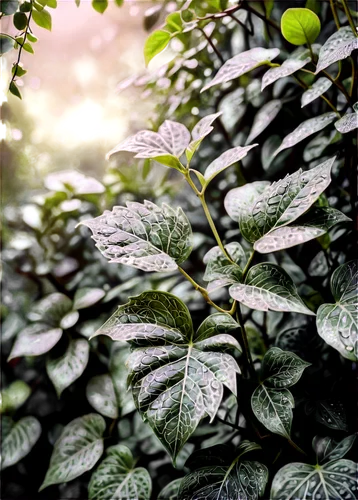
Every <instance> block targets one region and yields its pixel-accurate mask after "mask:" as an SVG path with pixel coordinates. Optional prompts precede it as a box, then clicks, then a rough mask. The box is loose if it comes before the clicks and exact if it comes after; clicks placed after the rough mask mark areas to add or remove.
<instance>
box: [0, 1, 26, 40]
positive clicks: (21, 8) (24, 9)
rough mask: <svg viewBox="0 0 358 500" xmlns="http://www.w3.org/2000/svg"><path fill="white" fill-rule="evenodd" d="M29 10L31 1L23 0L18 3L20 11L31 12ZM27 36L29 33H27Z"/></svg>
mask: <svg viewBox="0 0 358 500" xmlns="http://www.w3.org/2000/svg"><path fill="white" fill-rule="evenodd" d="M2 3H4V2H2ZM31 10H32V4H31V2H27V1H25V2H23V3H22V4H21V5H20V12H31ZM27 36H29V33H28V34H27Z"/></svg>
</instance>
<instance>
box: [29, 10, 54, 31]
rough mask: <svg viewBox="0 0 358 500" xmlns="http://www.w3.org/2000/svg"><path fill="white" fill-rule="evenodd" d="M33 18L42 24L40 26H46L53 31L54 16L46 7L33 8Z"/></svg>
mask: <svg viewBox="0 0 358 500" xmlns="http://www.w3.org/2000/svg"><path fill="white" fill-rule="evenodd" d="M32 19H33V20H34V21H35V23H36V24H37V26H40V28H45V29H46V30H49V31H51V29H52V18H51V14H50V13H49V12H48V11H47V10H46V9H43V10H41V11H39V10H35V9H33V10H32Z"/></svg>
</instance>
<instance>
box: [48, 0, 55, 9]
mask: <svg viewBox="0 0 358 500" xmlns="http://www.w3.org/2000/svg"><path fill="white" fill-rule="evenodd" d="M46 5H47V7H50V8H51V9H56V8H57V0H47V3H46Z"/></svg>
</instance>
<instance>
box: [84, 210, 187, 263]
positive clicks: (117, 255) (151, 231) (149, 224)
mask: <svg viewBox="0 0 358 500" xmlns="http://www.w3.org/2000/svg"><path fill="white" fill-rule="evenodd" d="M81 224H84V225H85V226H87V227H89V228H90V229H91V231H92V233H93V236H92V237H93V239H94V240H95V241H96V243H97V247H98V248H99V250H100V251H101V253H102V254H103V255H104V256H105V257H106V258H107V259H110V262H116V263H121V264H126V265H128V266H131V267H135V268H137V269H142V270H143V271H173V270H175V269H177V267H178V265H177V264H180V263H182V262H184V261H185V260H186V259H187V257H188V256H189V254H190V252H191V239H192V232H191V226H190V223H189V221H188V219H187V217H186V215H185V214H184V212H183V211H182V209H181V208H178V209H177V210H175V209H173V208H171V207H169V206H168V205H166V204H165V203H163V205H162V207H161V208H159V207H158V206H157V205H154V203H152V202H150V201H144V204H140V203H136V202H127V207H120V206H117V207H114V208H113V210H112V212H109V211H108V210H106V211H105V212H104V214H103V215H101V216H99V217H96V218H95V219H90V220H86V221H84V222H82V223H81Z"/></svg>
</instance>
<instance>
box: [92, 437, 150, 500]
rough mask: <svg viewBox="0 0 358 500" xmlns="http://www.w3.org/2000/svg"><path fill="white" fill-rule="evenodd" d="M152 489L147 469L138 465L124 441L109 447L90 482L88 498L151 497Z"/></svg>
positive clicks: (93, 499)
mask: <svg viewBox="0 0 358 500" xmlns="http://www.w3.org/2000/svg"><path fill="white" fill-rule="evenodd" d="M151 492H152V481H151V479H150V475H149V473H148V471H147V470H146V469H144V468H143V467H135V461H134V460H133V456H132V453H131V451H130V450H129V448H127V447H126V446H124V445H122V444H117V445H115V446H110V447H109V448H108V449H107V450H106V458H105V459H104V460H103V461H102V462H101V463H100V465H99V466H98V467H97V469H96V470H95V471H94V472H93V474H92V476H91V480H90V482H89V485H88V495H89V500H119V499H123V500H130V499H133V500H134V499H135V500H148V499H149V498H150V496H151Z"/></svg>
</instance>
